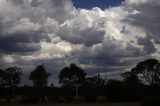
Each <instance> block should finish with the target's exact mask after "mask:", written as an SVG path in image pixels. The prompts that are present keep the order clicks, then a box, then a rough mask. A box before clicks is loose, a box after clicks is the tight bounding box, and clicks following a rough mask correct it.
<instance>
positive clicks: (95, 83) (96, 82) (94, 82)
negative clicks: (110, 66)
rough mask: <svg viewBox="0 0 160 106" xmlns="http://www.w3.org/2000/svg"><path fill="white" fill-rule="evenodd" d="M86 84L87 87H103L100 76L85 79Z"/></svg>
mask: <svg viewBox="0 0 160 106" xmlns="http://www.w3.org/2000/svg"><path fill="white" fill-rule="evenodd" d="M86 83H87V85H89V86H90V87H91V86H92V87H94V88H97V87H102V86H104V85H105V80H104V79H102V78H100V75H98V76H93V77H88V78H86Z"/></svg>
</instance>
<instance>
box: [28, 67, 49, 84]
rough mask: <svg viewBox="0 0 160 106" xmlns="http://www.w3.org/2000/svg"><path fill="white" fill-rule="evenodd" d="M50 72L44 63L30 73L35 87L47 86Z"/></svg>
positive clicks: (30, 78)
mask: <svg viewBox="0 0 160 106" xmlns="http://www.w3.org/2000/svg"><path fill="white" fill-rule="evenodd" d="M50 75H51V74H50V73H47V71H46V69H45V67H44V66H43V65H38V66H37V67H36V69H35V70H33V71H32V72H31V73H30V75H29V80H32V82H33V84H34V86H35V87H45V86H47V83H48V77H49V76H50Z"/></svg>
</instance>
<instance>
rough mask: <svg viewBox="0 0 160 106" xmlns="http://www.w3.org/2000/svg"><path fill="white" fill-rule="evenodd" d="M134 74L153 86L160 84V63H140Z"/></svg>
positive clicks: (156, 61) (147, 61) (146, 61)
mask: <svg viewBox="0 0 160 106" xmlns="http://www.w3.org/2000/svg"><path fill="white" fill-rule="evenodd" d="M133 73H135V74H137V75H138V76H139V77H140V78H141V79H143V80H144V81H145V82H147V83H149V84H151V85H154V84H160V63H159V61H158V60H156V59H148V60H145V61H142V62H140V63H138V64H137V65H136V67H135V68H134V70H133Z"/></svg>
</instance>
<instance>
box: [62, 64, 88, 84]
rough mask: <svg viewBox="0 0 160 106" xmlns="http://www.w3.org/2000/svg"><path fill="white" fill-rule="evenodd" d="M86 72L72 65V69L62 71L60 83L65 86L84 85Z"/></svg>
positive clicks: (67, 68) (66, 68)
mask: <svg viewBox="0 0 160 106" xmlns="http://www.w3.org/2000/svg"><path fill="white" fill-rule="evenodd" d="M85 76H86V72H85V71H84V70H83V69H81V68H79V67H78V66H76V65H75V64H71V65H70V67H65V68H63V69H62V70H61V72H60V74H59V79H60V81H59V82H60V83H62V84H63V85H64V86H66V85H71V86H73V85H74V84H82V83H83V82H84V81H85Z"/></svg>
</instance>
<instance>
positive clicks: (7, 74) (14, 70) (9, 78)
mask: <svg viewBox="0 0 160 106" xmlns="http://www.w3.org/2000/svg"><path fill="white" fill-rule="evenodd" d="M2 74H3V81H4V82H3V83H4V84H5V85H8V86H16V85H17V84H19V83H20V81H21V77H20V76H21V75H22V71H21V68H19V67H16V66H14V67H8V68H7V69H6V70H5V71H4V72H2Z"/></svg>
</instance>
